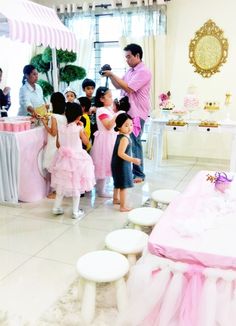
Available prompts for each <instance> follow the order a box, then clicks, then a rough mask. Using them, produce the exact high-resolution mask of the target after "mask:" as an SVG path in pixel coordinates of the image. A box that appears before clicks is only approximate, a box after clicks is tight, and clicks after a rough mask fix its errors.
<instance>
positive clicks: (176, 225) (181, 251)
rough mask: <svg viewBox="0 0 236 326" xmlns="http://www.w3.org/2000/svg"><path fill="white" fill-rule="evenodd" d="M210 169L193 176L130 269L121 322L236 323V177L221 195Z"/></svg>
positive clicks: (168, 325) (174, 325)
mask: <svg viewBox="0 0 236 326" xmlns="http://www.w3.org/2000/svg"><path fill="white" fill-rule="evenodd" d="M208 173H210V174H211V175H214V172H211V171H201V172H199V173H198V174H197V175H196V176H195V177H194V178H193V180H192V181H191V182H190V183H189V185H188V186H187V188H186V189H185V191H184V192H183V193H181V194H180V195H179V196H177V197H176V199H175V200H174V201H173V202H171V204H170V205H169V206H168V208H167V209H166V210H165V212H164V214H163V215H162V218H161V220H160V222H159V223H158V224H157V225H156V226H155V228H154V229H153V231H152V233H151V235H150V237H149V241H148V248H147V250H146V252H145V253H144V254H143V256H142V257H141V259H140V260H139V261H138V263H137V264H136V265H135V266H134V267H133V269H132V270H131V272H130V276H129V280H128V293H129V297H128V298H129V301H128V306H127V307H128V308H127V310H126V311H125V312H124V314H122V315H121V316H120V324H121V325H122V324H123V325H126V324H127V325H129V326H131V325H132V326H135V325H139V326H141V325H142V326H154V325H155V326H235V325H236V250H235V248H236V237H235V230H236V180H233V181H232V182H231V186H230V188H229V189H228V190H226V192H225V193H221V192H219V191H216V190H215V188H214V183H211V182H209V181H206V178H207V177H206V176H207V174H208ZM234 176H236V175H234Z"/></svg>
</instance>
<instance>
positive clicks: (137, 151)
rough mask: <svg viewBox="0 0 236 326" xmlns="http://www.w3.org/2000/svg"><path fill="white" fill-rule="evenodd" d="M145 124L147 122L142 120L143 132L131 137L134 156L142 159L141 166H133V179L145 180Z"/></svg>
mask: <svg viewBox="0 0 236 326" xmlns="http://www.w3.org/2000/svg"><path fill="white" fill-rule="evenodd" d="M144 123H145V121H144V120H142V119H140V124H141V131H140V133H139V135H138V136H137V137H135V135H134V134H133V133H132V134H131V135H130V138H131V141H132V156H133V157H135V158H140V160H141V164H140V165H136V164H133V178H134V179H135V178H141V179H143V180H144V179H145V174H144V172H143V170H144V167H143V147H142V142H141V138H142V134H143V128H144Z"/></svg>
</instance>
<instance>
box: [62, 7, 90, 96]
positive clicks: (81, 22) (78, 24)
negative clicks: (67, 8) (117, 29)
mask: <svg viewBox="0 0 236 326" xmlns="http://www.w3.org/2000/svg"><path fill="white" fill-rule="evenodd" d="M64 24H65V25H66V26H67V27H69V28H70V29H71V30H72V31H73V32H74V33H75V35H76V39H77V43H78V49H79V51H78V53H77V60H76V61H75V62H73V64H75V65H78V66H80V67H83V68H84V69H85V70H86V72H88V71H89V67H90V63H91V59H92V53H93V42H94V41H95V39H94V35H95V33H94V27H95V18H94V15H85V14H83V13H79V14H75V15H73V16H70V17H65V20H64ZM80 83H81V81H79V85H78V81H75V82H72V83H70V87H72V88H73V89H74V90H75V91H77V93H78V94H77V95H78V96H79V95H80V94H79V93H80V92H81V86H80Z"/></svg>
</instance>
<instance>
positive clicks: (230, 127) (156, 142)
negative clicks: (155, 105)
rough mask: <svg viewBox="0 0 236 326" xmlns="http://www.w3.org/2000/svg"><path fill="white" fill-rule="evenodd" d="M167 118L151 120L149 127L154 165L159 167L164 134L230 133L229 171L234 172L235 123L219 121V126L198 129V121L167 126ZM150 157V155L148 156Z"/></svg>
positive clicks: (235, 169) (235, 157) (235, 155)
mask: <svg viewBox="0 0 236 326" xmlns="http://www.w3.org/2000/svg"><path fill="white" fill-rule="evenodd" d="M167 122H168V119H167V118H160V119H151V126H150V144H151V146H150V149H149V151H153V153H154V155H153V156H154V165H155V167H156V168H157V167H158V166H160V164H161V161H162V156H163V140H164V132H165V131H171V132H184V133H187V132H189V131H194V132H198V133H199V132H201V133H203V132H204V133H206V134H212V133H230V134H232V143H231V154H230V171H232V172H236V121H231V120H229V121H219V126H217V127H214V126H212V127H211V126H209V127H199V124H200V121H199V120H187V121H186V124H185V125H182V126H181V125H179V126H178V125H173V126H170V125H168V124H167ZM149 156H151V155H149Z"/></svg>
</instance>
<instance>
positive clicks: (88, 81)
mask: <svg viewBox="0 0 236 326" xmlns="http://www.w3.org/2000/svg"><path fill="white" fill-rule="evenodd" d="M87 86H92V87H94V88H95V87H96V84H95V81H93V80H92V79H88V78H85V79H84V80H83V82H82V88H83V90H84V89H85V87H87Z"/></svg>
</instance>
